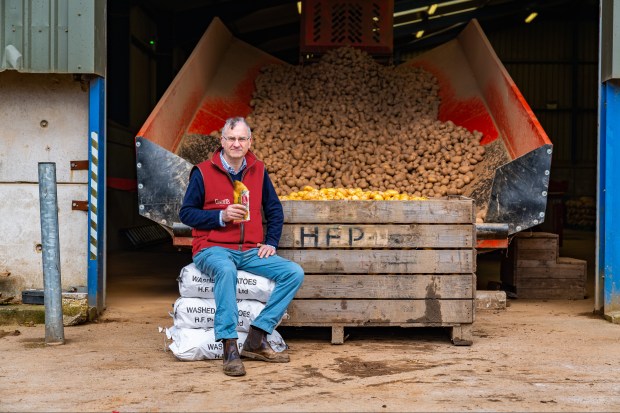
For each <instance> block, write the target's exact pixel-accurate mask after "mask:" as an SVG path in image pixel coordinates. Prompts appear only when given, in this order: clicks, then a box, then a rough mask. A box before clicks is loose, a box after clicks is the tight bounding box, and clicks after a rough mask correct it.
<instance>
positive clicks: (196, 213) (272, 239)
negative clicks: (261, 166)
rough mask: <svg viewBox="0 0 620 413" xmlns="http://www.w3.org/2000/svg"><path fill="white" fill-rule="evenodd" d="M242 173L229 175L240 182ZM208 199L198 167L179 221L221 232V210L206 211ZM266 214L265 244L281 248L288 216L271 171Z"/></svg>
mask: <svg viewBox="0 0 620 413" xmlns="http://www.w3.org/2000/svg"><path fill="white" fill-rule="evenodd" d="M242 172H243V171H239V172H238V173H237V174H229V175H230V177H231V178H232V180H233V181H240V180H241V175H242ZM204 199H205V186H204V182H203V179H202V174H201V173H200V170H199V169H198V168H197V167H194V168H193V169H192V172H191V174H190V177H189V184H188V186H187V191H186V192H185V197H184V198H183V205H181V209H180V210H179V218H181V222H182V223H184V224H185V225H187V226H189V227H192V228H196V229H205V230H209V229H214V228H221V225H220V211H221V210H219V209H211V210H204V209H202V207H203V206H204ZM263 214H264V215H265V220H266V221H267V228H266V230H265V239H264V242H263V243H264V244H267V245H271V246H273V247H276V248H277V247H278V243H279V242H280V236H281V235H282V225H283V224H284V212H283V211H282V204H281V203H280V199H279V198H278V195H277V194H276V190H275V188H274V187H273V183H272V182H271V179H270V178H269V174H268V173H267V169H265V176H264V177H263Z"/></svg>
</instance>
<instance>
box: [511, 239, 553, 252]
mask: <svg viewBox="0 0 620 413" xmlns="http://www.w3.org/2000/svg"><path fill="white" fill-rule="evenodd" d="M517 241H518V244H519V245H518V248H519V250H521V249H525V250H553V251H556V250H557V249H558V245H559V244H558V239H557V238H517Z"/></svg>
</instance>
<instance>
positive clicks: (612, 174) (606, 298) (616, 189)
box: [595, 79, 620, 321]
mask: <svg viewBox="0 0 620 413" xmlns="http://www.w3.org/2000/svg"><path fill="white" fill-rule="evenodd" d="M619 82H620V81H618V80H616V79H612V80H608V81H606V82H604V83H602V84H601V103H600V105H601V106H600V114H599V115H600V118H599V119H600V125H599V159H598V175H599V188H598V190H599V195H598V273H599V274H598V280H597V281H598V283H599V285H597V287H598V288H600V289H602V293H603V312H604V314H605V317H607V318H608V319H611V320H612V321H620V320H619V319H618V315H619V314H620V288H619V287H620V285H619V283H620V279H619V277H620V273H619V274H616V273H615V269H616V267H618V268H620V239H619V237H620V219H619V216H618V206H619V202H618V201H619V200H620V180H619V179H618V177H619V176H620V146H619V145H618V139H620V115H619V114H620V83H619ZM599 305H600V304H599ZM595 309H596V310H599V309H600V308H595Z"/></svg>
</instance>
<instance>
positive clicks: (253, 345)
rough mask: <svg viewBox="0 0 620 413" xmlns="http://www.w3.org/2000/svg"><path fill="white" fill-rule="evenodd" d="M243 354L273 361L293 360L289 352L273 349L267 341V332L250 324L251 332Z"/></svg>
mask: <svg viewBox="0 0 620 413" xmlns="http://www.w3.org/2000/svg"><path fill="white" fill-rule="evenodd" d="M241 356H242V357H247V358H251V359H254V360H261V361H268V362H271V363H288V362H289V361H291V359H290V357H289V356H288V354H283V353H277V352H275V351H273V349H272V348H271V346H270V345H269V342H267V334H266V333H265V332H264V331H262V330H259V329H258V328H255V327H254V326H250V332H249V333H248V337H247V338H246V339H245V343H243V348H242V349H241Z"/></svg>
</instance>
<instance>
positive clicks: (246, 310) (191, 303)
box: [170, 297, 265, 332]
mask: <svg viewBox="0 0 620 413" xmlns="http://www.w3.org/2000/svg"><path fill="white" fill-rule="evenodd" d="M263 308H265V304H263V303H261V302H260V301H256V300H237V310H238V312H239V322H238V324H237V331H244V332H248V331H250V323H251V322H252V321H254V319H255V318H256V317H258V315H259V314H260V312H261V311H263ZM170 315H171V316H172V318H174V326H175V327H179V328H213V325H214V320H215V299H214V298H191V297H179V298H178V299H177V300H176V301H175V303H174V306H173V310H172V314H170Z"/></svg>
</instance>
